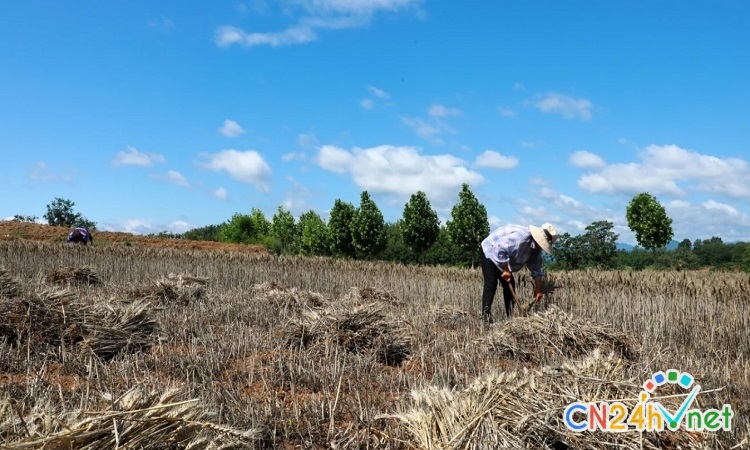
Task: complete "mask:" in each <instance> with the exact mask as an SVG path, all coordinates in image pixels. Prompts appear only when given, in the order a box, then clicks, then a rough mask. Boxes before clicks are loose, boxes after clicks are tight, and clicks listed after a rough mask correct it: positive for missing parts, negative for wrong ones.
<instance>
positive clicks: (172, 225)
mask: <svg viewBox="0 0 750 450" xmlns="http://www.w3.org/2000/svg"><path fill="white" fill-rule="evenodd" d="M101 228H102V231H119V232H123V233H131V234H139V235H145V234H152V233H153V234H155V233H160V232H162V231H168V232H170V233H177V234H180V233H184V232H186V231H189V230H192V229H193V228H195V227H194V226H193V225H191V224H190V223H188V222H186V221H184V220H174V221H172V222H169V223H166V224H164V223H154V222H153V221H151V220H148V219H127V220H124V221H122V222H116V223H112V222H110V223H104V224H102V226H101Z"/></svg>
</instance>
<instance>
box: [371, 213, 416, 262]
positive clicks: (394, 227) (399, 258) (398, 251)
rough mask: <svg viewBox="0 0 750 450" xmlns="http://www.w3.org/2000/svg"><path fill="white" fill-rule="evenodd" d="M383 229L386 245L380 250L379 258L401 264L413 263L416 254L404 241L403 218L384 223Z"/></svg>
mask: <svg viewBox="0 0 750 450" xmlns="http://www.w3.org/2000/svg"><path fill="white" fill-rule="evenodd" d="M383 229H384V232H385V235H386V245H385V248H384V249H383V251H382V252H380V258H381V259H383V260H385V261H393V262H397V263H401V264H412V263H415V262H416V261H417V257H416V255H415V254H414V252H413V251H412V250H411V249H410V248H409V246H408V245H406V243H405V242H404V233H403V220H398V221H396V222H395V223H386V224H385V227H384V228H383Z"/></svg>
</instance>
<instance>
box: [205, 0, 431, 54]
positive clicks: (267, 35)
mask: <svg viewBox="0 0 750 450" xmlns="http://www.w3.org/2000/svg"><path fill="white" fill-rule="evenodd" d="M419 3H420V0H300V1H294V2H292V4H290V5H289V6H296V5H299V6H302V7H303V8H304V9H305V10H306V13H307V15H305V16H303V17H301V18H299V19H298V21H297V23H295V24H294V25H291V26H289V27H287V28H286V29H284V30H282V31H274V32H249V33H248V32H245V31H244V30H242V29H241V28H237V27H233V26H222V27H219V28H218V29H217V30H216V34H215V36H214V42H215V43H216V45H217V46H219V47H227V46H230V45H234V44H237V45H242V46H245V47H252V46H257V45H269V46H271V47H279V46H284V45H293V44H304V43H307V42H311V41H314V40H316V39H317V38H318V34H317V31H318V30H340V29H347V28H359V27H363V26H367V25H368V24H369V23H370V22H371V20H372V18H373V16H374V15H375V14H377V13H378V12H381V11H398V10H402V9H407V8H410V7H413V6H416V5H418V4H419ZM290 11H291V10H290Z"/></svg>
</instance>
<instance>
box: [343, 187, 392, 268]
mask: <svg viewBox="0 0 750 450" xmlns="http://www.w3.org/2000/svg"><path fill="white" fill-rule="evenodd" d="M351 230H352V242H353V243H354V248H355V249H356V250H357V253H358V254H360V255H362V256H363V257H365V258H374V257H376V256H377V255H378V253H380V252H381V251H382V250H383V249H385V245H386V242H387V241H386V235H385V221H384V220H383V214H382V213H381V212H380V209H378V205H376V204H375V202H374V201H373V200H372V199H371V198H370V194H369V193H368V192H367V191H363V192H362V194H361V195H360V204H359V208H357V213H356V214H355V215H354V218H353V219H352V222H351Z"/></svg>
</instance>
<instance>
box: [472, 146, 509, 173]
mask: <svg viewBox="0 0 750 450" xmlns="http://www.w3.org/2000/svg"><path fill="white" fill-rule="evenodd" d="M474 163H475V164H476V165H477V166H479V167H487V168H490V169H500V170H505V169H512V168H514V167H516V166H518V158H514V157H512V156H504V155H501V154H500V153H498V152H496V151H494V150H485V151H484V152H483V153H482V154H481V155H479V156H477V159H476V161H475V162H474Z"/></svg>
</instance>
